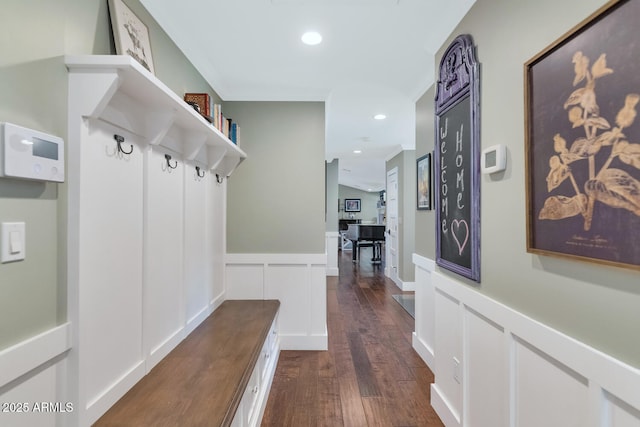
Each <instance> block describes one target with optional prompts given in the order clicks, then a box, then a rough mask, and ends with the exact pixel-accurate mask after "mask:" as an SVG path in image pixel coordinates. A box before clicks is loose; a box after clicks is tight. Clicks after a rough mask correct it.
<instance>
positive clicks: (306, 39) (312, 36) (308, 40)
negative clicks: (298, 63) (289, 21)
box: [302, 31, 322, 46]
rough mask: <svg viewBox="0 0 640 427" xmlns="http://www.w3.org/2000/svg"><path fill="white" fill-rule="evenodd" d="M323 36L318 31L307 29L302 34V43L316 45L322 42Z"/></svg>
mask: <svg viewBox="0 0 640 427" xmlns="http://www.w3.org/2000/svg"><path fill="white" fill-rule="evenodd" d="M321 41H322V36H321V35H320V33H318V32H317V31H307V32H306V33H304V34H303V35H302V43H304V44H308V45H309V46H314V45H317V44H320V42H321Z"/></svg>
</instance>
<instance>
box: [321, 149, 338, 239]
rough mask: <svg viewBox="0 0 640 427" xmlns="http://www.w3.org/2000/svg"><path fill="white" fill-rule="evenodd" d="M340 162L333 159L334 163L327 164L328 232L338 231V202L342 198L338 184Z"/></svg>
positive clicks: (326, 199)
mask: <svg viewBox="0 0 640 427" xmlns="http://www.w3.org/2000/svg"><path fill="white" fill-rule="evenodd" d="M339 165H340V160H338V159H333V161H332V162H330V163H329V162H327V163H326V169H325V171H326V179H325V181H326V191H325V212H326V213H325V215H326V221H327V228H326V231H334V232H337V231H338V207H337V203H338V202H337V200H338V198H339V197H340V196H339V195H338V193H339V190H338V188H339V184H338V174H339V171H340V169H339V167H340V166H339Z"/></svg>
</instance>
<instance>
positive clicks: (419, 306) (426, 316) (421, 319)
mask: <svg viewBox="0 0 640 427" xmlns="http://www.w3.org/2000/svg"><path fill="white" fill-rule="evenodd" d="M413 263H414V264H415V266H416V267H415V277H416V282H415V283H416V287H415V288H416V289H415V299H416V302H415V304H416V310H415V329H416V330H415V331H414V332H413V348H414V349H415V350H416V351H417V352H418V354H419V355H420V357H422V360H424V361H425V363H426V364H427V366H428V367H429V368H430V369H431V370H432V371H434V370H435V366H434V354H433V343H434V341H435V324H434V320H435V314H434V311H435V290H434V288H433V282H432V280H431V272H432V271H433V270H434V269H435V263H434V262H433V261H432V260H430V259H428V258H425V257H422V256H420V255H417V254H413Z"/></svg>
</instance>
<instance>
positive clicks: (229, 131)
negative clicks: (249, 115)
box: [213, 104, 240, 145]
mask: <svg viewBox="0 0 640 427" xmlns="http://www.w3.org/2000/svg"><path fill="white" fill-rule="evenodd" d="M213 126H215V127H216V129H218V130H219V131H220V132H222V134H223V135H224V136H226V137H227V138H229V139H230V140H231V142H233V143H234V144H236V145H238V144H240V125H238V123H236V122H234V121H233V120H232V119H231V118H229V117H225V115H224V114H223V113H222V105H220V104H214V105H213Z"/></svg>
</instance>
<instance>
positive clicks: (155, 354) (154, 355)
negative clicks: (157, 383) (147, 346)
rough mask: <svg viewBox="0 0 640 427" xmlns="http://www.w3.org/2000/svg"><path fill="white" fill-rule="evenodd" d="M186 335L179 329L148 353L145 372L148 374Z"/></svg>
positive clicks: (182, 329)
mask: <svg viewBox="0 0 640 427" xmlns="http://www.w3.org/2000/svg"><path fill="white" fill-rule="evenodd" d="M186 335H188V334H185V330H184V328H180V329H178V330H177V331H175V332H174V333H172V334H171V335H169V336H168V337H167V338H166V339H165V340H164V341H163V342H162V343H161V344H159V345H158V346H156V347H155V348H153V349H152V350H151V351H150V352H149V356H148V357H147V360H146V371H147V373H149V371H151V369H153V367H154V366H156V365H157V364H158V363H160V361H161V360H162V359H164V358H165V357H166V355H167V354H169V353H170V352H171V350H173V349H174V348H176V346H177V345H178V344H180V342H181V341H182V340H183V339H184V337H185V336H186Z"/></svg>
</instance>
